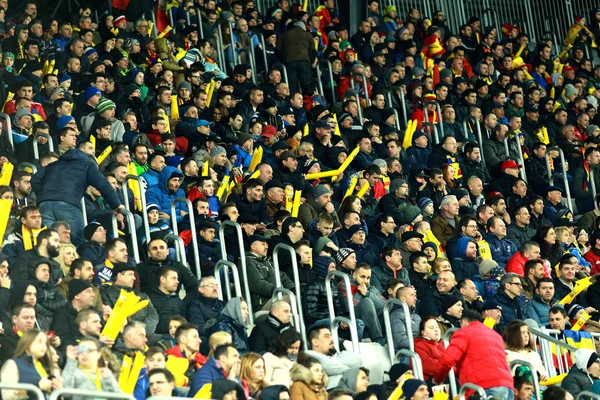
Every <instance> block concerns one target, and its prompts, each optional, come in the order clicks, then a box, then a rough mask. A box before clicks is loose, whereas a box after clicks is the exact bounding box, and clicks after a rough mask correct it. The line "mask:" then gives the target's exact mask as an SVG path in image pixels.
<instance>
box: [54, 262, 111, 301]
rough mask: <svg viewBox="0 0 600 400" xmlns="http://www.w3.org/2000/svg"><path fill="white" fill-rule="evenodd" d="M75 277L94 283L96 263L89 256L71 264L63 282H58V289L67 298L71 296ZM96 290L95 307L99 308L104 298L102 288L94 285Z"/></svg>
mask: <svg viewBox="0 0 600 400" xmlns="http://www.w3.org/2000/svg"><path fill="white" fill-rule="evenodd" d="M73 279H81V280H84V281H86V282H90V283H92V282H93V280H94V265H93V264H92V262H91V261H90V260H88V259H87V258H78V259H76V260H75V261H73V263H72V264H71V267H70V268H69V275H68V276H66V277H65V278H64V279H63V281H62V282H61V283H59V284H58V291H59V292H60V294H62V296H63V297H64V298H65V299H68V298H69V284H70V283H71V281H72V280H73ZM92 289H93V291H94V304H92V305H93V306H94V307H96V308H97V309H98V310H101V309H102V299H101V298H100V289H98V288H97V287H96V286H93V287H92Z"/></svg>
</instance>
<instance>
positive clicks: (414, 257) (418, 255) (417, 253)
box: [357, 251, 427, 268]
mask: <svg viewBox="0 0 600 400" xmlns="http://www.w3.org/2000/svg"><path fill="white" fill-rule="evenodd" d="M421 257H425V258H427V254H425V253H424V252H422V251H415V252H414V253H411V255H410V260H409V262H408V265H410V266H411V268H412V266H413V264H414V263H416V262H417V261H418V260H419V258H421ZM357 268H358V267H357Z"/></svg>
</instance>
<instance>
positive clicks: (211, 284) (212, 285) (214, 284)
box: [200, 283, 219, 288]
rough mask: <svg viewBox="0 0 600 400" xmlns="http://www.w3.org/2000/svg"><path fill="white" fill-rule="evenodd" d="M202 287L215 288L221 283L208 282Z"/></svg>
mask: <svg viewBox="0 0 600 400" xmlns="http://www.w3.org/2000/svg"><path fill="white" fill-rule="evenodd" d="M200 287H209V288H215V287H219V284H218V283H207V284H206V285H202V286H200Z"/></svg>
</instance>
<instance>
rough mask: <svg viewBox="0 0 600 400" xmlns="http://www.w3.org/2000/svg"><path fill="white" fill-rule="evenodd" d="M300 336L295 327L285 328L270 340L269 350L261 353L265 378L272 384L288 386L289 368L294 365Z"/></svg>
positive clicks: (299, 346) (300, 344)
mask: <svg viewBox="0 0 600 400" xmlns="http://www.w3.org/2000/svg"><path fill="white" fill-rule="evenodd" d="M301 347H302V338H301V337H300V334H299V333H298V331H296V330H295V329H286V330H284V331H283V332H281V334H280V335H279V336H278V337H277V338H276V339H275V340H274V341H273V342H272V344H271V345H270V347H269V351H268V352H267V353H265V354H264V355H263V358H264V360H265V370H266V374H265V380H266V381H267V382H271V384H272V385H278V384H280V385H285V386H289V384H290V381H291V377H290V370H291V369H292V367H293V366H294V363H295V362H296V359H297V357H298V353H299V351H300V348H301Z"/></svg>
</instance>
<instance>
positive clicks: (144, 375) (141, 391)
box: [133, 368, 150, 400]
mask: <svg viewBox="0 0 600 400" xmlns="http://www.w3.org/2000/svg"><path fill="white" fill-rule="evenodd" d="M149 386H150V379H149V378H148V370H147V369H146V368H142V370H141V371H140V375H139V376H138V379H137V382H136V383H135V389H133V397H135V400H146V391H147V390H148V387H149Z"/></svg>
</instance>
